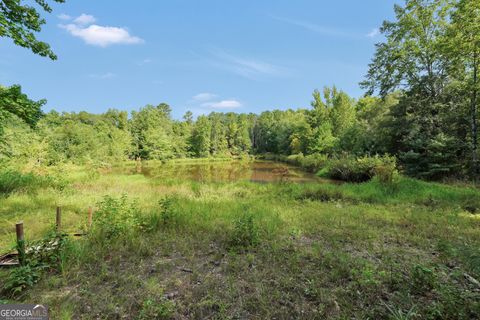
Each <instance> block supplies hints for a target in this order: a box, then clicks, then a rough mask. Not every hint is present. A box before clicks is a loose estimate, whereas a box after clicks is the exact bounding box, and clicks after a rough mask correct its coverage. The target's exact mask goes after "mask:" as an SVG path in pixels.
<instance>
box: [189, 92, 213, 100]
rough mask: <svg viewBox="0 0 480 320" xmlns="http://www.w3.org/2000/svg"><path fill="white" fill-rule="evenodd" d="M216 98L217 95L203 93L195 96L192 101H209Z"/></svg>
mask: <svg viewBox="0 0 480 320" xmlns="http://www.w3.org/2000/svg"><path fill="white" fill-rule="evenodd" d="M216 97H217V95H216V94H213V93H209V92H202V93H199V94H197V95H195V96H193V98H192V99H193V100H195V101H209V100H212V99H215V98H216Z"/></svg>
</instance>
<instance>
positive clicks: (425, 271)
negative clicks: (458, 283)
mask: <svg viewBox="0 0 480 320" xmlns="http://www.w3.org/2000/svg"><path fill="white" fill-rule="evenodd" d="M434 286H435V273H434V270H433V269H429V268H427V267H425V266H422V265H416V266H415V267H414V268H413V271H412V289H413V291H414V293H419V294H422V293H425V292H428V291H430V290H432V289H433V288H434Z"/></svg>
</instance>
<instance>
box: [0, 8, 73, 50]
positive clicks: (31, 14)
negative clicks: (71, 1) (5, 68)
mask: <svg viewBox="0 0 480 320" xmlns="http://www.w3.org/2000/svg"><path fill="white" fill-rule="evenodd" d="M53 1H55V2H58V3H63V2H65V0H53ZM23 2H24V1H22V0H2V1H0V37H7V38H11V39H13V42H14V43H15V44H16V45H18V46H21V47H24V48H28V49H30V50H32V52H33V53H35V54H38V55H40V56H43V57H49V58H50V59H52V60H56V59H57V56H56V55H55V53H53V51H52V50H51V49H50V45H49V44H48V43H45V42H42V41H39V40H37V38H36V37H35V32H40V31H41V30H42V25H44V24H45V19H43V18H42V17H41V16H40V13H39V12H38V11H37V9H36V8H34V7H32V6H29V5H27V4H24V3H23ZM35 2H36V3H37V4H38V5H39V6H40V7H41V8H42V9H43V10H44V11H46V12H48V13H50V12H52V8H51V7H50V5H49V4H48V2H47V0H35Z"/></svg>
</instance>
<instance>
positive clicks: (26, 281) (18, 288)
mask: <svg viewBox="0 0 480 320" xmlns="http://www.w3.org/2000/svg"><path fill="white" fill-rule="evenodd" d="M67 241H68V239H67V237H66V235H64V234H57V233H55V232H52V233H50V234H48V235H47V236H46V237H45V238H43V239H41V240H37V241H34V242H30V243H29V244H28V247H27V246H26V245H25V243H24V242H23V243H21V244H19V246H18V247H17V250H18V252H19V254H20V255H22V256H23V259H22V260H23V261H24V262H23V264H22V265H21V266H19V267H17V268H15V269H13V270H11V271H10V273H9V274H8V277H7V279H6V281H5V284H4V286H3V292H4V293H5V294H7V295H10V296H11V297H15V296H16V295H18V294H20V293H21V292H23V291H25V290H26V289H28V288H30V287H32V286H33V285H34V284H35V283H37V282H38V280H40V277H41V275H42V272H43V271H44V270H47V271H50V272H52V271H58V270H59V269H60V264H61V260H62V256H61V254H62V251H63V249H64V248H65V245H66V243H67ZM25 248H27V249H26V250H25Z"/></svg>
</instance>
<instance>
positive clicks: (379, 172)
mask: <svg viewBox="0 0 480 320" xmlns="http://www.w3.org/2000/svg"><path fill="white" fill-rule="evenodd" d="M378 159H379V160H380V161H379V162H378V163H377V164H376V165H375V168H374V174H375V177H376V178H377V179H378V181H379V182H380V183H381V184H382V185H384V186H391V185H393V184H394V183H396V182H397V181H398V170H397V161H396V159H395V157H390V156H383V157H381V158H378Z"/></svg>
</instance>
